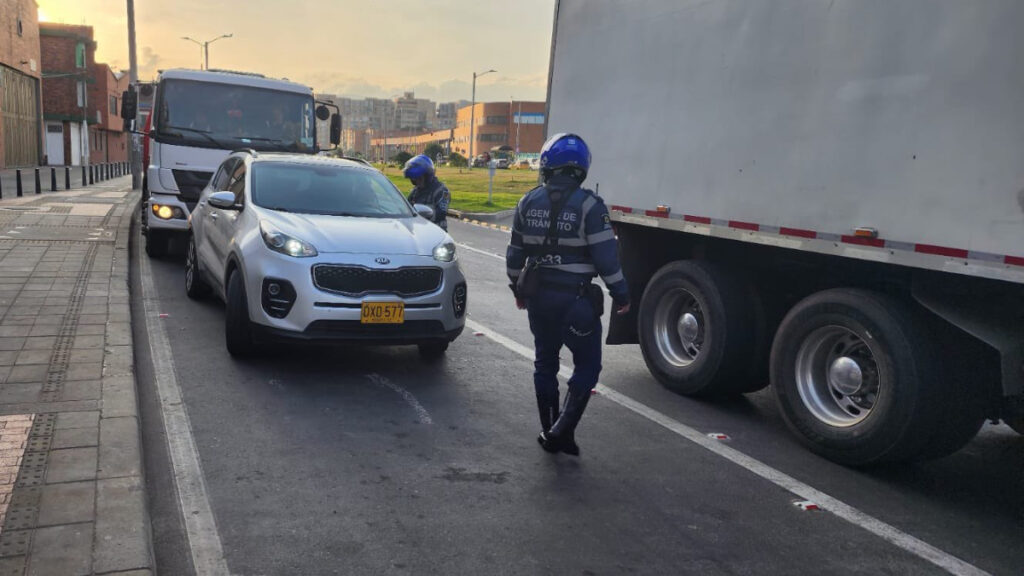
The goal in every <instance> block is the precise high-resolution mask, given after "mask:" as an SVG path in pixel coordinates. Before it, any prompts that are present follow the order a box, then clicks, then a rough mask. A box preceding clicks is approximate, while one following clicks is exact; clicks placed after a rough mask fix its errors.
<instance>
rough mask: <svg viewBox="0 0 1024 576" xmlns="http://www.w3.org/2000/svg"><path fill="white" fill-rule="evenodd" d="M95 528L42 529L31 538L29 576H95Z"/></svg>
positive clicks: (77, 526)
mask: <svg viewBox="0 0 1024 576" xmlns="http://www.w3.org/2000/svg"><path fill="white" fill-rule="evenodd" d="M92 547H93V524H92V523H89V524H71V525H67V526H53V527H50V528H40V529H39V530H36V531H35V533H34V534H33V536H32V552H31V555H30V557H29V565H28V572H27V574H28V576H50V575H55V574H60V575H61V576H88V575H89V574H92V553H91V552H92Z"/></svg>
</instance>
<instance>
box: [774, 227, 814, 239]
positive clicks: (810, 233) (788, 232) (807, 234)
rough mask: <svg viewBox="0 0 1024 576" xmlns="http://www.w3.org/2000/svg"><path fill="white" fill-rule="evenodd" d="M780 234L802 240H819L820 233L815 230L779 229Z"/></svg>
mask: <svg viewBox="0 0 1024 576" xmlns="http://www.w3.org/2000/svg"><path fill="white" fill-rule="evenodd" d="M779 234H782V235H783V236H799V237H800V238H811V239H814V238H817V237H818V233H817V232H815V231H814V230H802V229H800V228H779Z"/></svg>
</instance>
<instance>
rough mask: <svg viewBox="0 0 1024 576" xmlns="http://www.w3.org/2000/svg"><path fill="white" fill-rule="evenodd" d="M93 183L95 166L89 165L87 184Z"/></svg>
mask: <svg viewBox="0 0 1024 576" xmlns="http://www.w3.org/2000/svg"><path fill="white" fill-rule="evenodd" d="M95 183H96V165H95V164H89V184H90V185H92V184H95Z"/></svg>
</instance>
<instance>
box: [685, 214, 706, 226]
mask: <svg viewBox="0 0 1024 576" xmlns="http://www.w3.org/2000/svg"><path fill="white" fill-rule="evenodd" d="M683 220H686V221H687V222H696V223H697V224H711V218H705V217H703V216H690V215H689V214H687V215H685V216H683Z"/></svg>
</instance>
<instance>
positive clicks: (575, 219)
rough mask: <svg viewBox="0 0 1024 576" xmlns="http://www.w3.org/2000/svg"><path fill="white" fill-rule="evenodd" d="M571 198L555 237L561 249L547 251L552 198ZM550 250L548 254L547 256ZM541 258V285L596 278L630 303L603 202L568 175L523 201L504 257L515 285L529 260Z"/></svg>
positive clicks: (614, 296) (620, 300)
mask: <svg viewBox="0 0 1024 576" xmlns="http://www.w3.org/2000/svg"><path fill="white" fill-rule="evenodd" d="M559 194H570V196H569V199H568V200H567V201H565V203H564V206H563V207H562V210H561V213H560V216H559V221H558V222H559V223H558V228H557V231H556V235H557V237H558V245H557V246H554V247H551V248H549V247H545V246H544V238H545V236H546V235H547V233H548V229H549V226H550V220H549V214H550V212H551V209H552V203H553V202H552V195H554V196H556V198H561V196H559ZM549 251H550V252H551V253H550V254H547V252H549ZM537 259H540V262H541V267H540V278H541V284H542V285H555V286H562V287H569V288H571V287H573V286H578V285H579V284H581V283H590V280H591V279H592V278H594V276H597V275H600V276H601V279H602V280H604V283H605V285H606V286H607V287H608V291H609V292H610V293H611V295H612V299H613V300H614V301H615V303H616V304H618V305H620V306H621V305H625V304H627V303H628V302H629V292H628V289H627V288H626V280H625V278H624V277H623V275H622V268H621V267H620V266H619V258H618V242H617V241H616V239H615V232H614V231H613V230H612V226H611V222H610V219H609V217H608V208H607V207H606V206H605V204H604V201H603V200H601V198H600V197H599V196H597V195H596V194H594V193H593V192H592V191H590V190H587V189H585V188H580V187H579V184H578V183H577V182H576V181H575V180H573V179H572V178H569V177H567V176H554V177H551V178H549V179H548V181H547V183H546V184H545V185H544V186H540V187H538V188H535V189H533V190H531V191H530V192H529V193H528V194H526V196H523V198H522V199H521V200H520V201H519V205H518V206H517V207H516V214H515V220H514V221H513V224H512V240H511V241H510V242H509V245H508V250H507V252H506V254H505V261H506V264H507V266H508V277H509V279H511V280H512V284H513V285H515V282H516V280H517V279H518V278H519V275H520V274H521V272H522V269H523V266H524V265H526V263H527V261H536V260H537Z"/></svg>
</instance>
